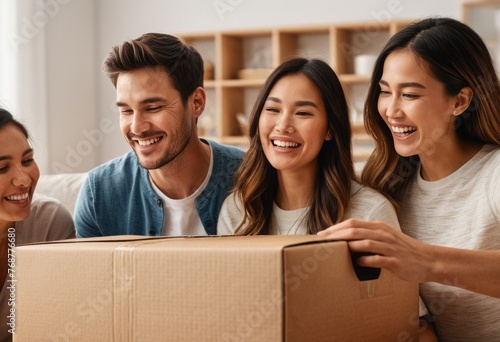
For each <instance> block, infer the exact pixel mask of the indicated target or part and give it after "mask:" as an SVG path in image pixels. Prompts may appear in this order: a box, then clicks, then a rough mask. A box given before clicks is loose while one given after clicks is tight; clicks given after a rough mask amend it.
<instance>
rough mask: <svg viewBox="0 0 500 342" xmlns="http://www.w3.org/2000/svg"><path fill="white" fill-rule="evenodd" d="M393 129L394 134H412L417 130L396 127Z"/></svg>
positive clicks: (392, 127)
mask: <svg viewBox="0 0 500 342" xmlns="http://www.w3.org/2000/svg"><path fill="white" fill-rule="evenodd" d="M391 129H392V131H393V132H394V133H411V132H414V131H416V130H417V129H416V128H415V127H410V126H408V127H395V126H391Z"/></svg>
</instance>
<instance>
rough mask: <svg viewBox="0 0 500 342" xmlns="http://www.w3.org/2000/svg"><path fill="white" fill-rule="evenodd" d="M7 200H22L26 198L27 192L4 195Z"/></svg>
mask: <svg viewBox="0 0 500 342" xmlns="http://www.w3.org/2000/svg"><path fill="white" fill-rule="evenodd" d="M5 198H6V199H7V200H8V201H22V200H25V199H27V198H28V193H25V194H22V195H13V196H7V197H5Z"/></svg>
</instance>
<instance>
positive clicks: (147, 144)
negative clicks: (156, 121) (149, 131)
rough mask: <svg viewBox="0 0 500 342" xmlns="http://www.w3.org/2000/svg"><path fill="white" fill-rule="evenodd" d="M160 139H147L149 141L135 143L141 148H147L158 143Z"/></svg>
mask: <svg viewBox="0 0 500 342" xmlns="http://www.w3.org/2000/svg"><path fill="white" fill-rule="evenodd" d="M160 139H161V138H154V139H149V140H137V143H138V144H139V145H141V146H149V145H151V144H154V143H155V142H157V141H159V140H160Z"/></svg>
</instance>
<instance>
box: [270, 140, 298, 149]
mask: <svg viewBox="0 0 500 342" xmlns="http://www.w3.org/2000/svg"><path fill="white" fill-rule="evenodd" d="M273 144H274V145H275V146H278V147H288V148H290V147H297V146H299V144H297V143H295V142H291V141H281V140H274V141H273Z"/></svg>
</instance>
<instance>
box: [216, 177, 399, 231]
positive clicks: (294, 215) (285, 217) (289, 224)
mask: <svg viewBox="0 0 500 342" xmlns="http://www.w3.org/2000/svg"><path fill="white" fill-rule="evenodd" d="M242 208H243V206H242V204H241V202H240V200H239V199H238V197H237V196H235V194H234V193H231V194H230V195H229V196H228V197H227V198H226V200H225V201H224V203H223V204H222V208H221V211H220V213H219V222H218V224H217V233H218V234H219V235H233V234H234V233H235V229H236V227H237V226H238V225H239V223H240V222H241V219H242V218H243V213H242ZM308 210H309V207H307V208H302V209H297V210H282V209H280V208H279V207H278V206H277V205H276V204H273V219H272V220H271V222H272V223H271V224H272V226H271V230H270V231H271V233H272V234H281V235H286V234H307V227H306V225H305V220H304V218H305V216H306V215H307V211H308ZM349 218H357V219H361V220H366V221H384V222H386V223H388V224H390V225H391V226H393V227H395V228H397V229H399V221H398V216H397V214H396V210H395V209H394V207H393V205H392V204H391V202H389V200H388V199H387V198H385V197H384V196H382V195H381V194H379V193H378V192H376V191H374V190H372V189H370V188H367V187H363V186H361V185H360V184H359V183H357V182H355V181H352V184H351V201H350V204H349V207H348V208H347V210H346V213H345V215H344V217H343V220H347V219H349ZM324 228H328V227H324ZM278 232H279V233H278Z"/></svg>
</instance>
